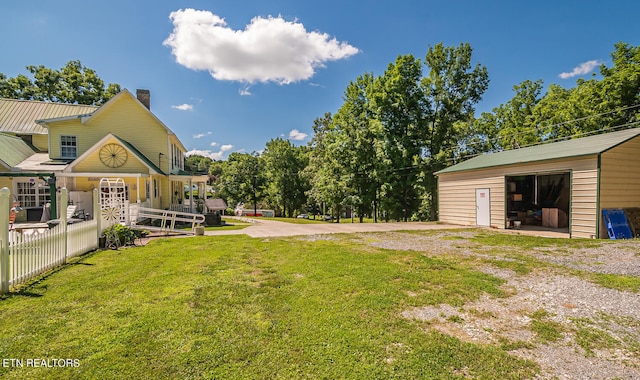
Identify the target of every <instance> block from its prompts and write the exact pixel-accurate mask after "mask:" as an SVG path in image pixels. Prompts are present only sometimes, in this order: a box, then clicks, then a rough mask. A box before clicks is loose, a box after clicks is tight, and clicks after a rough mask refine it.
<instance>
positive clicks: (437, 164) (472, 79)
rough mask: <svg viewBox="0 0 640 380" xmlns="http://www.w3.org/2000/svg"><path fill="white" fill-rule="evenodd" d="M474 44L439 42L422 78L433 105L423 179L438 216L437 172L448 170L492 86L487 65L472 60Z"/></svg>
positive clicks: (433, 213)
mask: <svg viewBox="0 0 640 380" xmlns="http://www.w3.org/2000/svg"><path fill="white" fill-rule="evenodd" d="M472 51H473V50H472V49H471V46H470V45H469V44H468V43H465V44H460V45H459V46H457V47H445V46H443V45H442V44H437V45H435V46H434V47H431V48H429V50H428V51H427V55H426V57H425V66H427V68H428V69H429V74H428V75H427V76H426V77H425V78H424V79H423V80H422V89H423V90H422V91H423V92H424V96H425V99H424V101H423V103H424V104H426V105H427V106H428V107H429V108H428V111H427V112H426V113H427V120H426V123H425V127H426V128H424V132H425V135H424V137H423V139H424V143H425V151H424V156H423V164H424V168H423V179H424V186H425V190H426V193H427V194H426V196H427V197H428V199H429V202H428V203H427V207H428V213H429V217H430V219H431V220H436V218H437V208H438V199H437V190H438V189H437V181H436V178H435V176H434V174H433V173H435V172H437V171H438V170H441V169H444V168H445V167H446V166H447V161H448V160H450V159H451V158H453V156H454V152H455V151H456V150H457V149H458V147H459V141H460V140H461V137H462V134H461V131H462V129H461V128H460V126H461V125H464V124H468V123H471V122H472V120H473V115H474V111H475V105H476V104H477V103H478V102H479V101H480V100H481V99H482V95H483V94H484V92H485V91H486V90H487V88H488V86H489V74H488V73H487V69H486V67H484V66H482V65H480V64H479V63H476V64H475V66H473V65H472V63H471V55H472Z"/></svg>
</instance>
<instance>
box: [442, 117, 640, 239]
mask: <svg viewBox="0 0 640 380" xmlns="http://www.w3.org/2000/svg"><path fill="white" fill-rule="evenodd" d="M639 136H640V128H634V129H627V130H622V131H618V132H610V133H606V134H600V135H594V136H589V137H583V138H577V139H572V140H565V141H560V142H555V143H548V144H543V145H538V146H532V147H526V148H521V149H514V150H507V151H503V152H498V153H489V154H484V155H481V156H478V157H475V158H472V159H470V160H467V161H464V162H462V163H459V164H457V165H454V166H451V167H449V168H446V169H444V170H441V171H439V172H437V173H436V175H437V176H438V196H439V200H438V203H439V215H440V221H442V222H446V223H452V224H460V225H479V226H491V227H494V228H499V229H505V228H523V229H527V228H550V229H555V230H558V231H564V232H567V233H569V235H570V236H571V237H584V238H606V237H607V230H606V226H605V225H604V222H603V221H602V219H603V218H602V210H603V209H612V208H638V207H640V138H639Z"/></svg>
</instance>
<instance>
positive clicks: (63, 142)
mask: <svg viewBox="0 0 640 380" xmlns="http://www.w3.org/2000/svg"><path fill="white" fill-rule="evenodd" d="M60 155H61V157H62V158H76V157H78V141H77V138H76V136H60Z"/></svg>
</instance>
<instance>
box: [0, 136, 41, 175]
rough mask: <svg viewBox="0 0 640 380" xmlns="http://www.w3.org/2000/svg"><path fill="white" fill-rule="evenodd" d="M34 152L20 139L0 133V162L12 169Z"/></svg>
mask: <svg viewBox="0 0 640 380" xmlns="http://www.w3.org/2000/svg"><path fill="white" fill-rule="evenodd" d="M35 153H36V152H35V151H34V150H33V148H32V147H31V146H30V145H29V144H28V143H26V142H25V141H24V140H22V139H21V138H20V137H16V136H12V135H8V134H6V133H0V162H3V163H4V164H5V165H6V166H8V167H9V168H12V167H14V166H16V165H18V164H19V163H21V162H22V161H24V160H26V159H27V158H29V157H31V156H33V155H34V154H35Z"/></svg>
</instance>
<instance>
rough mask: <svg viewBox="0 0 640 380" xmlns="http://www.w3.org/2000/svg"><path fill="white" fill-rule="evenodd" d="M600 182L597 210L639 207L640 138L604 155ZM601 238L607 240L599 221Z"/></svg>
mask: <svg viewBox="0 0 640 380" xmlns="http://www.w3.org/2000/svg"><path fill="white" fill-rule="evenodd" d="M600 178H601V184H600V210H602V209H605V208H624V207H640V138H635V139H633V140H631V141H628V142H626V143H624V144H621V145H620V146H617V147H615V148H613V149H611V150H610V151H608V152H605V153H603V154H602V160H601V170H600ZM599 212H601V211H599ZM600 237H601V238H606V237H607V231H606V229H605V227H604V223H603V222H602V221H601V223H600Z"/></svg>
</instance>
